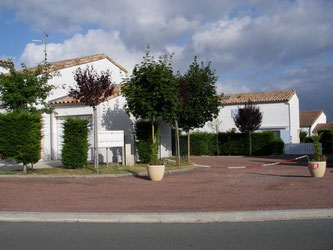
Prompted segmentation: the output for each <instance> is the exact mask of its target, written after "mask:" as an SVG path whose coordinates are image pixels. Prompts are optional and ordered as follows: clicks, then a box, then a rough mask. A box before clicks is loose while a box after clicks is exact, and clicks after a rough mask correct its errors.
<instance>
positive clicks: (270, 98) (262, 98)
mask: <svg viewBox="0 0 333 250" xmlns="http://www.w3.org/2000/svg"><path fill="white" fill-rule="evenodd" d="M295 94H296V91H295V90H280V91H265V92H248V93H236V94H225V95H224V96H223V98H222V100H221V103H222V104H225V105H235V104H244V103H248V102H252V103H265V102H268V103H272V102H286V101H289V100H290V99H291V98H292V97H293V96H294V95H295Z"/></svg>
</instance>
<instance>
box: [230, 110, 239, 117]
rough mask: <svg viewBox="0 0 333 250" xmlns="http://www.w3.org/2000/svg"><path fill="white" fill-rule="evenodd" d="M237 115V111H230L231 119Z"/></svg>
mask: <svg viewBox="0 0 333 250" xmlns="http://www.w3.org/2000/svg"><path fill="white" fill-rule="evenodd" d="M237 114H238V109H232V110H231V118H235V117H236V116H237Z"/></svg>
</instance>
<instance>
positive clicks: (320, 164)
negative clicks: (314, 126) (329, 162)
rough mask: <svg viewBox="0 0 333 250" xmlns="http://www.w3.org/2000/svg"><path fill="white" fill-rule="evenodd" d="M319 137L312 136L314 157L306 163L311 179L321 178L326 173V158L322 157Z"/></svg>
mask: <svg viewBox="0 0 333 250" xmlns="http://www.w3.org/2000/svg"><path fill="white" fill-rule="evenodd" d="M321 135H322V134H320V135H314V136H312V140H313V147H314V155H313V159H312V161H310V162H309V163H308V167H309V171H310V173H311V176H313V177H323V176H324V174H325V171H326V159H327V158H326V156H325V155H322V151H321V145H320V142H319V141H320V138H321Z"/></svg>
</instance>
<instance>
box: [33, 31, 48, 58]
mask: <svg viewBox="0 0 333 250" xmlns="http://www.w3.org/2000/svg"><path fill="white" fill-rule="evenodd" d="M39 29H40V31H41V32H42V33H43V39H42V40H32V41H33V42H40V43H44V55H45V59H44V63H46V61H47V51H46V38H47V37H49V35H48V34H47V33H46V31H45V30H43V29H42V28H39Z"/></svg>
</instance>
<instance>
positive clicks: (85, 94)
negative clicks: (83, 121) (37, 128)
mask: <svg viewBox="0 0 333 250" xmlns="http://www.w3.org/2000/svg"><path fill="white" fill-rule="evenodd" d="M74 80H75V81H76V86H75V88H71V89H70V91H69V96H71V97H74V98H75V99H77V100H79V101H80V102H82V103H85V104H86V105H89V106H91V107H92V108H93V116H94V119H93V120H94V166H95V170H96V171H97V172H98V145H97V143H98V140H97V139H98V138H97V105H98V104H100V103H102V102H104V101H105V100H107V99H108V98H109V97H110V96H112V95H113V94H114V91H115V86H114V85H113V84H112V81H111V72H110V71H105V72H101V73H100V74H98V73H97V72H96V70H95V69H94V68H93V67H89V66H87V68H85V69H81V68H78V69H77V70H76V71H75V73H74Z"/></svg>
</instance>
